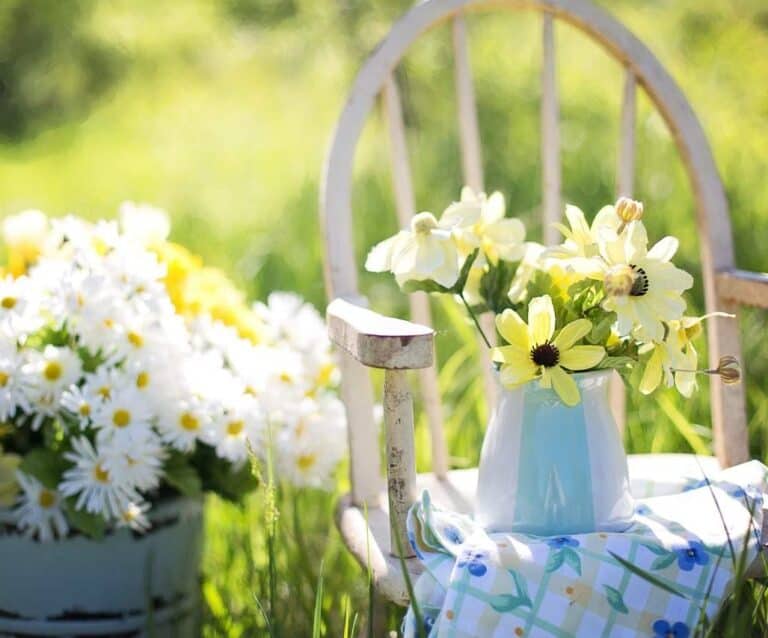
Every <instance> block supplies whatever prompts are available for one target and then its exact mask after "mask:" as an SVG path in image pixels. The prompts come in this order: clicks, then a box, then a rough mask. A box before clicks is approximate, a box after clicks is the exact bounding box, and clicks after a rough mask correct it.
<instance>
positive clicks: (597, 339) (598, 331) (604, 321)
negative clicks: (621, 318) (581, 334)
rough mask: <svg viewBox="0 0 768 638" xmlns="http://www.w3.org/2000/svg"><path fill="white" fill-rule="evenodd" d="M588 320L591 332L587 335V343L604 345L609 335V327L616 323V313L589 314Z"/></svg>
mask: <svg viewBox="0 0 768 638" xmlns="http://www.w3.org/2000/svg"><path fill="white" fill-rule="evenodd" d="M593 317H594V318H593ZM590 320H591V321H592V330H591V331H590V333H589V334H588V335H587V341H588V342H589V343H592V344H600V345H602V344H604V343H605V342H606V340H607V339H608V336H609V335H610V334H611V326H613V324H614V323H616V313H615V312H605V311H604V310H599V311H598V312H596V313H590Z"/></svg>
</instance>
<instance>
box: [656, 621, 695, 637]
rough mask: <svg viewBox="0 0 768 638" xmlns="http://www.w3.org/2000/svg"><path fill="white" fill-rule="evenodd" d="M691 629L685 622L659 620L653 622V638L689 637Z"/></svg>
mask: <svg viewBox="0 0 768 638" xmlns="http://www.w3.org/2000/svg"><path fill="white" fill-rule="evenodd" d="M690 633H691V630H690V629H688V625H686V624H685V623H683V622H676V623H675V624H670V623H669V622H668V621H666V620H657V621H656V622H655V623H653V638H688V636H689V635H690Z"/></svg>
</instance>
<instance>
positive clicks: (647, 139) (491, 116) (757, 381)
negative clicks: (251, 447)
mask: <svg viewBox="0 0 768 638" xmlns="http://www.w3.org/2000/svg"><path fill="white" fill-rule="evenodd" d="M408 4H409V3H408V2H405V1H403V0H396V1H385V0H371V1H370V2H362V1H358V2H340V3H335V2H333V3H332V2H327V1H323V0H290V1H285V2H279V1H276V0H223V1H222V2H214V1H213V0H187V1H186V2H184V3H157V2H152V1H151V0H133V1H129V0H114V1H112V2H109V3H97V2H92V1H91V2H87V1H82V2H73V3H72V4H71V5H69V8H70V10H71V12H67V10H65V9H61V8H60V7H59V9H58V10H54V9H56V7H57V6H58V4H57V3H55V2H40V3H39V4H36V5H34V6H33V7H30V6H29V5H26V3H23V2H11V1H9V2H8V3H6V4H5V5H4V6H3V7H1V8H0V35H3V34H5V35H8V36H9V37H8V38H6V40H7V43H6V44H5V45H3V46H2V47H1V48H0V69H4V78H3V86H2V88H3V92H2V94H0V118H4V119H3V120H2V121H0V124H2V125H1V126H0V131H2V132H3V134H4V140H3V141H2V143H0V215H7V214H11V213H14V212H17V211H18V210H20V209H23V208H27V207H36V208H41V209H43V210H45V211H46V212H48V213H50V214H53V215H60V214H64V213H67V212H71V211H74V212H77V213H78V214H82V215H85V216H87V217H91V218H96V217H105V216H106V217H109V216H112V215H113V214H114V212H115V211H116V207H117V205H118V203H119V202H121V201H123V200H125V199H133V200H138V201H148V202H152V203H155V204H157V205H160V206H163V207H165V208H166V209H168V211H169V212H170V213H171V214H172V216H173V222H174V230H173V236H174V238H175V239H177V240H178V241H181V242H183V243H185V244H187V245H188V246H189V247H190V248H192V249H193V250H195V251H196V252H199V253H200V254H202V255H203V256H204V257H205V259H206V260H207V261H208V262H210V263H212V264H214V265H218V266H221V267H223V268H224V269H226V270H227V271H228V272H230V273H231V274H232V275H233V276H234V277H235V278H236V279H237V280H238V281H239V282H240V283H241V284H242V285H244V286H245V287H246V288H247V289H248V292H249V294H250V295H251V296H252V297H254V298H261V297H264V296H265V295H266V294H267V293H268V292H269V291H271V290H274V289H293V290H297V291H298V292H300V293H301V294H303V295H304V296H305V297H307V298H308V299H310V300H311V301H313V302H314V303H316V304H318V305H322V304H324V302H325V299H324V292H323V283H322V277H321V275H320V273H321V268H322V265H321V264H322V246H321V241H320V239H319V225H318V216H317V200H318V195H317V192H318V182H319V179H320V169H321V163H322V160H323V157H324V153H325V150H326V147H327V144H328V142H329V140H330V135H331V131H332V129H333V126H334V123H335V120H336V118H337V116H338V114H339V112H340V110H341V107H342V104H343V101H344V96H345V95H346V92H347V90H348V88H349V86H350V84H351V82H352V79H353V77H354V73H355V72H356V70H357V68H358V67H359V65H360V64H361V62H362V60H363V59H364V57H365V55H366V54H367V53H368V52H369V51H370V50H371V49H372V48H373V46H374V45H375V43H376V41H377V40H378V39H379V38H380V37H382V36H383V35H384V34H385V33H386V31H387V29H388V28H389V26H390V24H391V23H392V21H393V20H394V19H395V18H396V17H397V15H399V14H400V13H401V12H402V11H404V10H405V9H406V8H407V5H408ZM600 4H602V5H603V6H605V7H606V8H607V9H609V10H610V11H611V12H613V13H614V14H615V15H616V16H617V17H618V18H619V19H620V20H622V21H623V22H624V23H625V24H626V25H627V26H628V27H629V28H630V29H631V30H632V31H634V32H635V33H636V34H637V35H638V36H639V37H640V38H641V39H642V40H643V41H644V42H645V43H646V44H648V46H649V47H650V48H651V50H652V51H653V52H654V53H655V54H656V55H657V57H658V58H659V59H660V61H661V62H662V64H664V65H665V66H666V67H667V68H668V69H669V70H670V72H671V73H672V75H673V76H674V77H675V78H676V80H677V81H678V82H679V83H680V85H681V86H682V88H683V90H684V92H685V93H686V95H687V96H688V98H689V100H690V102H691V104H692V105H693V107H694V110H695V111H696V112H697V114H698V115H699V117H700V119H701V121H702V124H703V127H704V129H705V131H706V132H707V134H708V135H709V139H710V141H711V144H712V147H713V151H714V155H715V158H716V161H717V165H718V167H719V169H720V171H721V175H722V177H723V181H724V183H725V187H726V191H727V195H728V199H729V203H730V206H731V213H732V221H733V229H734V240H735V244H736V254H737V264H738V266H739V267H742V268H747V269H752V270H768V258H767V257H766V252H765V237H766V229H767V228H768V206H767V205H766V202H767V201H768V179H766V177H765V176H766V171H767V170H768V91H766V88H765V87H766V82H765V78H766V77H767V76H768V57H766V56H765V52H766V51H768V7H767V6H766V5H765V2H764V0H733V1H731V2H726V1H725V0H678V1H677V2H675V3H670V2H663V1H662V0H651V1H646V2H639V1H629V0H617V1H614V2H608V1H607V0H602V2H600ZM469 29H470V41H471V56H472V63H473V68H474V72H475V76H476V85H477V88H476V90H477V96H478V104H479V113H480V122H481V137H482V140H483V144H484V150H483V157H484V169H485V175H486V184H487V186H488V188H489V189H500V190H502V191H503V192H504V194H505V195H506V197H507V201H508V208H509V210H510V212H511V214H515V215H521V216H522V217H523V218H524V219H525V220H526V222H527V223H528V225H529V228H530V236H531V237H535V236H536V235H537V233H538V227H537V220H536V217H537V215H536V211H537V207H538V205H539V202H540V187H539V182H540V172H539V171H540V167H539V165H540V164H539V150H538V149H539V136H538V135H539V134H538V131H539V122H538V94H539V86H538V81H539V80H538V73H539V63H540V46H539V21H538V18H537V17H536V16H535V15H533V14H532V13H529V12H514V13H513V12H494V13H488V14H478V15H473V16H471V18H470V20H469ZM11 35H13V38H11V37H10V36H11ZM557 37H558V83H559V88H560V92H561V103H562V107H561V110H562V140H563V153H562V159H563V184H564V193H563V194H564V198H565V199H566V201H569V202H573V203H576V204H578V205H579V206H581V207H582V208H583V209H584V210H585V211H587V212H588V214H592V213H594V212H595V211H596V210H597V209H598V208H599V207H600V206H601V205H602V204H603V203H606V202H609V201H612V200H613V198H614V167H615V163H616V152H617V139H618V112H619V98H620V95H621V83H622V73H621V69H620V67H619V65H618V64H617V63H615V62H614V61H612V60H611V59H609V57H608V56H607V55H606V54H605V53H604V52H603V51H602V50H601V49H599V48H598V47H597V46H596V45H594V44H593V43H591V42H589V41H588V40H587V39H586V38H585V37H584V36H582V35H581V34H580V33H578V32H576V31H575V30H574V29H572V28H570V27H567V26H558V27H557ZM35 42H43V43H45V46H35ZM398 79H399V81H400V83H401V86H402V93H403V96H404V103H405V112H406V120H407V124H408V135H409V145H410V150H411V161H412V165H413V169H414V176H415V188H416V196H417V203H418V206H419V207H420V208H423V209H437V210H441V209H442V207H443V206H444V205H445V204H446V203H447V202H448V201H450V200H451V199H452V198H454V197H455V196H456V195H457V193H458V191H459V188H460V186H461V176H460V162H459V157H458V140H457V135H456V126H455V120H456V113H455V104H454V99H453V95H452V92H453V79H452V67H451V53H450V34H449V32H448V27H447V26H441V27H438V28H436V29H435V30H433V31H431V32H430V33H428V34H427V35H426V36H424V37H423V38H422V39H421V40H420V41H419V42H418V44H417V45H416V46H415V47H414V48H413V50H412V51H411V53H410V54H409V55H408V57H407V59H406V61H405V63H404V64H403V65H402V66H401V68H400V70H399V73H398ZM637 139H638V158H637V166H638V171H637V181H636V195H637V197H638V198H640V199H642V200H644V201H645V204H646V214H647V220H648V225H649V227H650V231H651V234H652V236H654V237H661V236H662V235H663V234H666V233H671V234H674V235H676V236H678V237H679V238H680V240H681V250H680V253H679V256H678V258H677V261H678V262H679V264H680V265H681V266H683V267H685V268H686V269H688V270H690V271H691V272H693V273H694V274H697V273H698V264H699V258H698V241H697V232H696V226H695V223H694V212H693V202H692V197H691V192H690V188H689V186H688V183H687V180H686V177H685V175H684V171H683V168H682V165H681V162H680V160H679V158H678V157H677V155H676V151H675V148H674V143H673V140H672V139H671V137H670V135H669V132H668V131H667V130H666V128H665V125H664V124H663V121H662V120H661V118H660V117H659V116H658V115H657V114H656V113H655V112H654V111H653V110H652V108H651V107H650V105H649V102H648V100H647V99H646V98H645V96H642V95H641V97H640V101H639V109H638V122H637ZM387 152H388V151H387V146H386V136H385V134H384V130H383V127H382V122H381V118H380V114H378V113H376V114H375V115H374V117H373V118H372V119H371V121H370V123H369V125H368V126H367V128H366V130H365V133H364V137H363V141H362V144H361V147H360V148H359V151H358V154H357V163H356V183H355V190H354V202H353V205H354V206H353V208H354V213H355V216H356V222H357V226H356V234H357V237H356V240H357V243H356V249H357V251H358V255H359V257H360V261H361V263H362V259H363V256H364V254H365V251H366V250H367V248H368V247H369V246H370V245H372V244H373V243H374V242H375V241H378V240H380V239H381V238H383V237H384V236H385V235H386V234H388V233H390V232H392V231H394V230H395V228H396V223H395V219H394V215H393V213H392V210H393V201H392V195H391V188H390V175H389V167H388V162H387V161H386V158H387ZM361 281H362V283H363V286H364V288H365V290H366V291H367V292H368V294H369V295H370V297H371V298H372V300H373V304H374V306H375V307H376V308H377V309H379V310H382V311H386V312H396V313H404V312H405V301H404V299H403V298H402V296H400V295H399V293H398V292H397V291H396V290H395V288H394V286H393V285H392V283H391V282H390V281H389V280H388V279H387V278H385V277H381V276H372V275H370V274H363V276H362V278H361ZM690 300H691V302H692V304H693V306H694V307H695V308H696V309H698V310H701V308H702V305H703V304H702V297H701V287H700V286H698V287H697V289H695V290H694V291H693V293H692V294H691V297H690ZM435 315H436V325H437V328H438V350H439V353H440V359H441V364H442V367H443V369H444V370H447V371H448V372H446V373H445V374H443V375H442V378H441V383H442V385H443V389H444V390H445V394H446V414H447V423H446V430H447V434H448V439H449V441H450V445H451V453H452V455H453V461H454V464H455V465H457V466H465V465H471V464H473V463H475V462H476V461H477V457H478V454H479V445H480V442H481V440H482V433H483V423H484V420H485V417H486V414H487V408H486V406H485V403H484V401H483V399H482V395H481V392H480V387H479V385H478V383H477V380H476V377H477V375H476V374H474V370H473V369H472V367H471V366H462V365H455V364H457V363H460V362H461V361H463V360H464V358H465V357H466V358H474V357H476V352H475V345H474V341H472V340H468V341H465V340H462V339H461V338H459V337H458V336H457V335H459V334H461V333H466V325H465V324H464V323H463V322H462V321H463V320H462V319H461V318H460V317H459V315H458V314H457V313H456V309H455V308H453V307H451V306H450V305H446V304H444V303H439V304H438V303H436V304H435ZM765 322H766V313H765V312H761V311H747V312H745V313H744V314H743V316H742V319H741V324H742V334H743V336H744V343H743V349H744V352H743V354H744V364H745V368H746V377H747V382H748V386H747V388H748V398H749V418H750V441H751V445H752V453H753V455H754V456H755V457H757V458H760V459H762V460H765V459H766V458H768V385H767V384H766V381H765V379H766V378H768V348H767V347H766V338H765V335H764V328H765V325H766V323H765ZM451 371H453V372H451ZM703 385H704V387H702V388H701V392H700V393H699V395H698V396H697V398H696V400H694V401H689V402H683V401H680V400H678V399H677V398H676V397H675V396H674V395H673V394H670V395H669V398H670V402H671V405H673V406H674V407H675V408H676V409H677V410H679V411H680V413H681V414H682V415H683V416H684V417H685V419H686V420H687V421H688V422H690V423H692V424H693V426H694V430H695V432H696V433H697V436H699V437H700V438H701V441H702V443H703V444H704V445H709V443H710V442H709V437H710V434H711V430H710V429H709V427H708V426H707V423H708V420H709V411H708V400H707V392H706V389H707V388H706V383H705V384H703ZM664 403H665V402H662V403H661V404H660V403H659V402H656V401H648V400H647V399H646V400H640V399H639V398H638V397H634V396H633V397H631V403H630V418H629V428H628V438H627V443H628V447H629V448H630V450H631V451H654V452H656V451H678V450H679V451H689V450H690V446H689V444H688V443H687V442H686V440H685V438H684V437H683V436H682V434H681V433H680V431H679V430H678V428H677V427H676V426H675V424H674V422H673V421H672V419H671V418H670V416H669V414H668V413H667V412H665V410H664ZM417 440H418V443H419V455H420V456H419V465H420V468H422V469H425V468H426V467H427V465H428V451H427V443H426V442H427V436H426V429H425V427H424V423H423V418H422V419H421V422H420V424H419V428H418V431H417ZM343 483H344V478H343V470H342V471H340V484H341V486H342V487H343ZM281 503H282V506H283V508H284V509H283V512H282V516H281V519H280V523H279V525H280V530H281V534H282V535H283V536H282V538H283V539H284V544H282V545H281V547H280V548H279V552H278V554H279V566H280V574H281V577H282V584H281V586H280V588H279V591H278V594H279V605H280V607H279V609H276V610H274V612H275V614H277V615H279V616H281V617H282V618H284V619H285V620H284V623H283V624H284V627H283V629H284V631H285V635H306V634H307V633H308V630H307V628H308V627H309V625H310V624H311V618H312V609H313V604H314V595H313V589H314V587H315V584H316V579H317V570H318V567H319V563H320V557H321V556H324V557H325V564H326V576H325V597H324V618H325V622H326V624H327V627H326V629H327V635H330V636H335V635H340V633H341V629H340V627H341V623H342V622H343V605H345V604H346V602H344V601H345V597H349V600H350V604H351V605H352V607H353V608H354V609H356V610H359V611H361V612H363V613H364V612H365V610H366V602H365V601H366V596H367V594H366V585H365V579H364V577H363V575H362V573H361V572H360V571H359V570H358V568H357V567H356V566H355V565H353V564H352V562H351V560H350V559H349V557H348V556H346V554H345V553H344V552H343V550H342V548H341V546H340V542H339V540H338V537H337V535H336V533H335V531H334V530H333V526H332V509H333V496H332V495H326V494H322V493H316V492H307V493H304V494H295V493H293V492H290V491H288V493H286V495H285V496H284V498H283V499H282V501H281ZM208 512H209V517H208V523H207V524H208V528H209V530H208V531H209V534H208V539H209V541H208V549H207V553H206V581H205V585H204V595H205V599H206V601H207V603H208V613H207V616H206V619H207V620H206V625H205V635H207V636H213V635H232V636H237V635H244V636H247V635H259V632H260V631H262V630H263V626H264V625H263V619H262V617H261V615H260V614H259V611H258V605H256V603H255V598H254V596H261V595H262V593H263V592H265V591H266V589H265V587H266V580H265V579H266V576H265V570H266V567H265V565H266V564H265V560H266V559H265V547H264V542H265V541H264V533H263V532H264V528H263V511H262V505H261V495H256V496H255V497H254V498H253V499H251V500H249V502H248V504H247V505H246V507H245V508H244V509H242V508H238V507H235V506H232V505H229V504H225V503H222V502H220V501H218V500H216V499H212V500H211V502H210V503H209V508H208ZM302 545H303V547H304V549H302ZM307 557H310V558H309V560H308V559H307ZM331 566H332V569H331V568H330V567H331ZM395 622H396V621H395V619H394V617H393V618H392V619H391V620H390V626H393V627H394V625H395Z"/></svg>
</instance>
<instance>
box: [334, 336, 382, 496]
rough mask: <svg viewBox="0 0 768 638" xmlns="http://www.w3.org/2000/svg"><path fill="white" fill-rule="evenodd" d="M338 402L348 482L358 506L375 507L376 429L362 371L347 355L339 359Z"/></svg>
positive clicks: (378, 465)
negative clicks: (344, 427)
mask: <svg viewBox="0 0 768 638" xmlns="http://www.w3.org/2000/svg"><path fill="white" fill-rule="evenodd" d="M339 371H340V372H341V400H342V402H343V403H344V409H345V411H346V416H347V444H348V445H349V482H350V484H351V486H352V499H353V501H354V502H355V503H356V504H358V505H362V504H363V503H375V502H376V499H378V498H379V497H380V495H381V490H382V487H383V485H384V481H383V478H382V472H381V460H380V459H381V454H380V452H379V449H380V448H379V428H378V426H377V424H376V420H375V419H374V418H373V388H372V387H371V378H370V376H369V374H368V370H366V369H365V368H364V367H363V366H362V365H361V364H360V363H359V362H358V361H356V360H355V359H354V357H352V355H351V354H349V353H348V352H343V351H342V352H341V353H340V356H339Z"/></svg>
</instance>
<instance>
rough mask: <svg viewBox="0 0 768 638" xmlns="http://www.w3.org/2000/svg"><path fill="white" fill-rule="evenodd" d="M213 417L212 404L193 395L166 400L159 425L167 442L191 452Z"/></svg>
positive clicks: (183, 450)
mask: <svg viewBox="0 0 768 638" xmlns="http://www.w3.org/2000/svg"><path fill="white" fill-rule="evenodd" d="M212 419H213V415H212V414H211V406H210V405H209V404H207V402H205V401H204V400H203V399H201V398H200V397H199V396H196V395H191V396H189V397H186V398H182V399H177V400H175V401H174V400H168V401H166V406H165V407H164V409H163V411H162V412H161V414H160V418H159V420H158V424H157V425H158V428H159V430H160V435H161V436H162V438H163V440H164V441H165V442H166V443H168V444H169V445H171V446H172V447H174V448H176V449H177V450H180V451H182V452H191V451H192V450H194V449H195V443H196V442H197V440H198V439H199V438H201V437H202V436H203V434H204V433H205V432H206V431H207V430H208V428H209V427H210V425H211V421H212Z"/></svg>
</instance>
